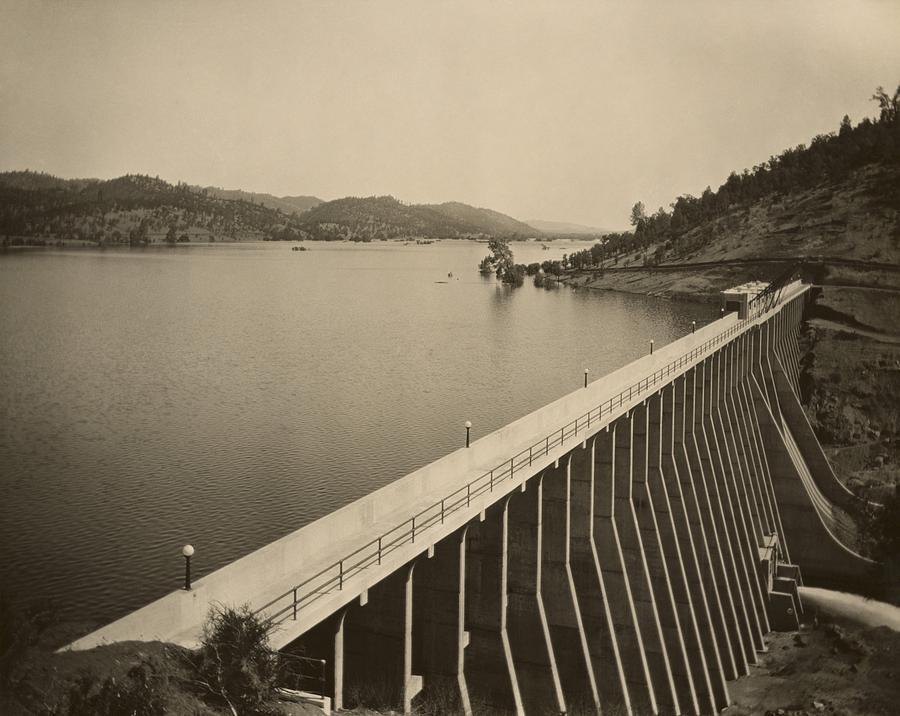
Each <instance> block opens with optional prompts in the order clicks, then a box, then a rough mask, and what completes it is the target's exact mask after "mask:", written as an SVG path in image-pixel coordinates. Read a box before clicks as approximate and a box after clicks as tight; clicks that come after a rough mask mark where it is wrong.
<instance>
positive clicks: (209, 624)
mask: <svg viewBox="0 0 900 716" xmlns="http://www.w3.org/2000/svg"><path fill="white" fill-rule="evenodd" d="M272 628H273V624H272V622H271V621H269V620H267V619H260V618H259V617H257V616H256V615H255V614H253V612H251V611H250V609H249V608H248V607H247V606H246V605H245V606H243V607H240V608H238V609H232V608H231V607H214V608H213V609H212V610H211V611H210V614H209V616H208V617H207V620H206V624H204V626H203V636H202V639H201V647H200V652H199V654H198V655H197V658H196V663H195V667H196V670H197V675H198V677H199V679H200V683H201V685H202V686H203V687H204V688H205V689H207V691H208V692H209V694H210V695H211V696H212V697H213V698H214V699H215V700H218V701H221V702H222V704H223V705H225V706H227V707H228V708H229V709H230V710H231V712H232V713H234V714H235V716H238V715H240V716H244V715H245V714H269V713H273V712H274V710H273V707H272V706H271V703H272V702H273V701H274V699H275V678H276V675H277V669H278V655H277V653H276V652H275V651H273V650H272V649H271V647H270V646H269V634H270V633H271V631H272Z"/></svg>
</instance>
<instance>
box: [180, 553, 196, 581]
mask: <svg viewBox="0 0 900 716" xmlns="http://www.w3.org/2000/svg"><path fill="white" fill-rule="evenodd" d="M181 554H183V555H184V588H185V589H186V590H187V591H190V589H191V555H192V554H194V548H193V547H192V546H191V545H189V544H186V545H185V546H184V547H182V548H181Z"/></svg>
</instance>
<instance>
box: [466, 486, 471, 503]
mask: <svg viewBox="0 0 900 716" xmlns="http://www.w3.org/2000/svg"><path fill="white" fill-rule="evenodd" d="M471 506H472V483H471V482H467V483H466V507H471Z"/></svg>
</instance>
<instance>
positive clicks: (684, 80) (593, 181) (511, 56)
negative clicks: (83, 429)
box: [0, 0, 900, 228]
mask: <svg viewBox="0 0 900 716" xmlns="http://www.w3.org/2000/svg"><path fill="white" fill-rule="evenodd" d="M898 36H900V2H897V0H883V1H877V2H875V1H873V2H850V1H844V2H823V1H822V0H816V1H815V2H809V3H806V2H788V3H785V2H781V1H778V2H750V1H746V2H740V3H736V2H722V1H711V2H685V1H684V0H680V1H679V2H670V1H665V0H660V1H659V2H643V3H637V2H621V3H612V2H600V1H599V0H596V1H594V2H546V3H542V2H490V1H489V0H479V1H477V2H436V1H435V2H428V1H424V0H409V1H407V2H362V1H352V2H351V1H349V0H348V1H343V2H342V1H330V2H307V1H304V0H292V1H289V2H283V3H266V2H252V1H250V0H247V1H246V2H235V3H227V2H131V1H123V0H110V1H109V2H81V1H72V2H62V1H60V2H22V3H18V2H9V1H8V0H0V170H8V169H24V168H30V169H35V170H43V171H47V172H50V173H53V174H57V175H60V176H65V177H81V176H91V177H103V178H108V177H113V176H118V175H121V174H124V173H127V172H139V173H146V174H151V175H157V174H158V175H159V176H160V177H162V178H165V179H168V180H170V181H177V180H182V181H187V182H190V183H192V184H193V183H196V184H213V185H217V186H223V187H227V188H242V189H247V190H254V191H265V192H271V193H273V194H314V195H316V196H319V197H321V198H323V199H333V198H337V197H340V196H346V195H360V196H365V195H370V194H393V195H394V196H396V197H398V198H400V199H403V200H405V201H415V202H420V201H429V202H430V201H447V200H459V201H465V202H467V203H471V204H475V205H478V206H487V207H490V208H493V209H497V210H499V211H503V212H507V213H510V214H512V215H513V216H516V217H517V218H522V219H530V218H541V219H553V220H564V221H575V222H580V223H589V224H594V225H600V226H603V227H612V228H618V227H623V226H625V225H627V217H628V213H629V210H630V208H631V205H632V204H633V203H634V202H635V201H637V200H638V199H641V200H643V201H644V202H645V204H646V205H647V207H648V209H651V210H652V209H655V208H656V207H658V206H660V205H666V206H667V205H668V204H669V202H671V201H672V200H674V198H675V197H676V196H677V195H678V194H684V193H693V194H699V193H700V192H701V191H702V190H703V189H704V187H706V186H707V185H708V184H711V185H712V186H713V188H716V187H717V186H718V185H719V184H721V182H722V181H723V180H724V179H725V177H726V176H727V175H728V172H729V171H731V170H732V169H737V170H740V169H742V168H744V167H747V166H752V165H753V164H756V163H759V162H760V161H763V160H765V159H766V158H768V157H769V156H770V155H771V154H774V153H777V152H779V151H780V150H782V149H783V148H785V147H787V146H791V145H795V144H798V143H800V142H808V140H809V139H810V137H812V136H813V135H815V134H816V133H819V132H825V131H831V130H834V129H836V128H837V126H838V123H839V121H840V119H841V117H842V116H843V115H844V114H845V113H847V114H849V115H850V117H851V118H852V119H853V120H854V121H858V120H859V119H860V118H862V117H863V116H866V115H869V116H872V115H874V114H875V105H874V103H872V102H870V101H869V99H868V98H869V97H870V96H871V94H872V92H873V90H874V88H875V87H876V85H884V86H885V87H886V88H888V89H892V88H893V87H895V86H896V85H897V83H898V81H900V42H898V40H897V38H898Z"/></svg>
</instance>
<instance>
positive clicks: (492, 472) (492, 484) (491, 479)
mask: <svg viewBox="0 0 900 716" xmlns="http://www.w3.org/2000/svg"><path fill="white" fill-rule="evenodd" d="M490 481H491V489H490V490H489V492H493V491H494V471H493V470H491V477H490Z"/></svg>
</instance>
